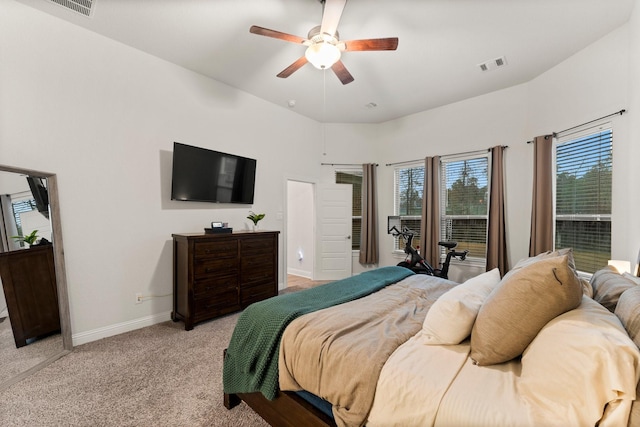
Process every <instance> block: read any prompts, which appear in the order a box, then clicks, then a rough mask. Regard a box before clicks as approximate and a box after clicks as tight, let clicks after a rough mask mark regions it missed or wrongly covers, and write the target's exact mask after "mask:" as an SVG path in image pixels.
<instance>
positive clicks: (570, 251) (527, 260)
mask: <svg viewBox="0 0 640 427" xmlns="http://www.w3.org/2000/svg"><path fill="white" fill-rule="evenodd" d="M563 255H569V256H570V258H569V266H570V267H571V268H573V269H574V271H575V262H574V261H573V249H571V248H564V249H557V250H555V251H547V252H542V253H540V254H538V255H536V256H532V257H527V258H522V259H521V260H520V261H518V262H517V263H516V265H514V266H513V268H512V269H511V270H509V271H508V272H507V274H505V277H507V276H509V275H511V274H513V273H515V272H516V271H518V270H520V269H521V268H524V267H527V266H529V265H531V264H534V263H536V262H538V261H541V260H543V259H549V258H555V257H558V256H563ZM576 274H577V272H576Z"/></svg>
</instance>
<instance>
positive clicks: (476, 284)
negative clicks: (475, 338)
mask: <svg viewBox="0 0 640 427" xmlns="http://www.w3.org/2000/svg"><path fill="white" fill-rule="evenodd" d="M498 283H500V270H498V269H497V268H494V269H493V270H491V271H488V272H486V273H482V274H480V275H479V276H476V277H473V278H471V279H469V280H467V281H466V282H464V283H463V284H461V285H458V286H456V287H454V288H453V289H451V290H449V291H447V292H446V293H445V294H443V295H442V296H441V297H440V298H438V300H437V301H436V302H435V303H434V304H433V305H432V306H431V309H430V310H429V311H428V312H427V316H426V317H425V319H424V323H423V324H422V333H423V335H424V337H425V338H426V341H425V343H426V344H433V345H435V344H448V345H454V344H460V343H461V342H462V341H463V340H464V339H465V338H467V337H468V336H469V335H470V334H471V329H472V328H473V323H474V322H475V320H476V316H477V315H478V311H480V307H482V304H483V303H484V300H485V299H486V298H487V296H489V294H490V293H491V291H492V290H493V289H494V288H495V287H496V286H497V285H498Z"/></svg>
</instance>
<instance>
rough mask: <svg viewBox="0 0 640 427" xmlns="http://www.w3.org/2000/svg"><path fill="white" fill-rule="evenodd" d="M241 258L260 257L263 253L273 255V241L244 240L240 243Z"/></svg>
mask: <svg viewBox="0 0 640 427" xmlns="http://www.w3.org/2000/svg"><path fill="white" fill-rule="evenodd" d="M240 246H241V248H242V249H241V251H242V256H243V257H244V256H253V255H260V254H263V253H265V252H269V253H272V254H273V248H274V246H275V242H274V239H245V240H243V241H242V242H241V243H240Z"/></svg>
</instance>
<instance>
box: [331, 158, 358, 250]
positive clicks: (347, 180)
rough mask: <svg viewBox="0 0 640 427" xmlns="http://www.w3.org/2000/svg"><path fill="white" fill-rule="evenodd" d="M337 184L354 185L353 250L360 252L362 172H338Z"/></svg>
mask: <svg viewBox="0 0 640 427" xmlns="http://www.w3.org/2000/svg"><path fill="white" fill-rule="evenodd" d="M336 184H351V185H353V193H352V194H353V196H352V197H353V201H352V206H353V213H352V217H351V218H352V219H351V222H352V224H351V234H352V237H353V238H352V239H351V249H352V250H354V251H359V250H360V230H361V229H362V171H361V170H357V171H356V170H352V171H336Z"/></svg>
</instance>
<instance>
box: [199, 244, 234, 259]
mask: <svg viewBox="0 0 640 427" xmlns="http://www.w3.org/2000/svg"><path fill="white" fill-rule="evenodd" d="M194 253H195V258H196V259H199V258H203V259H204V258H212V257H215V258H237V257H238V241H237V240H227V239H225V240H220V241H209V242H196V243H195V244H194Z"/></svg>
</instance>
